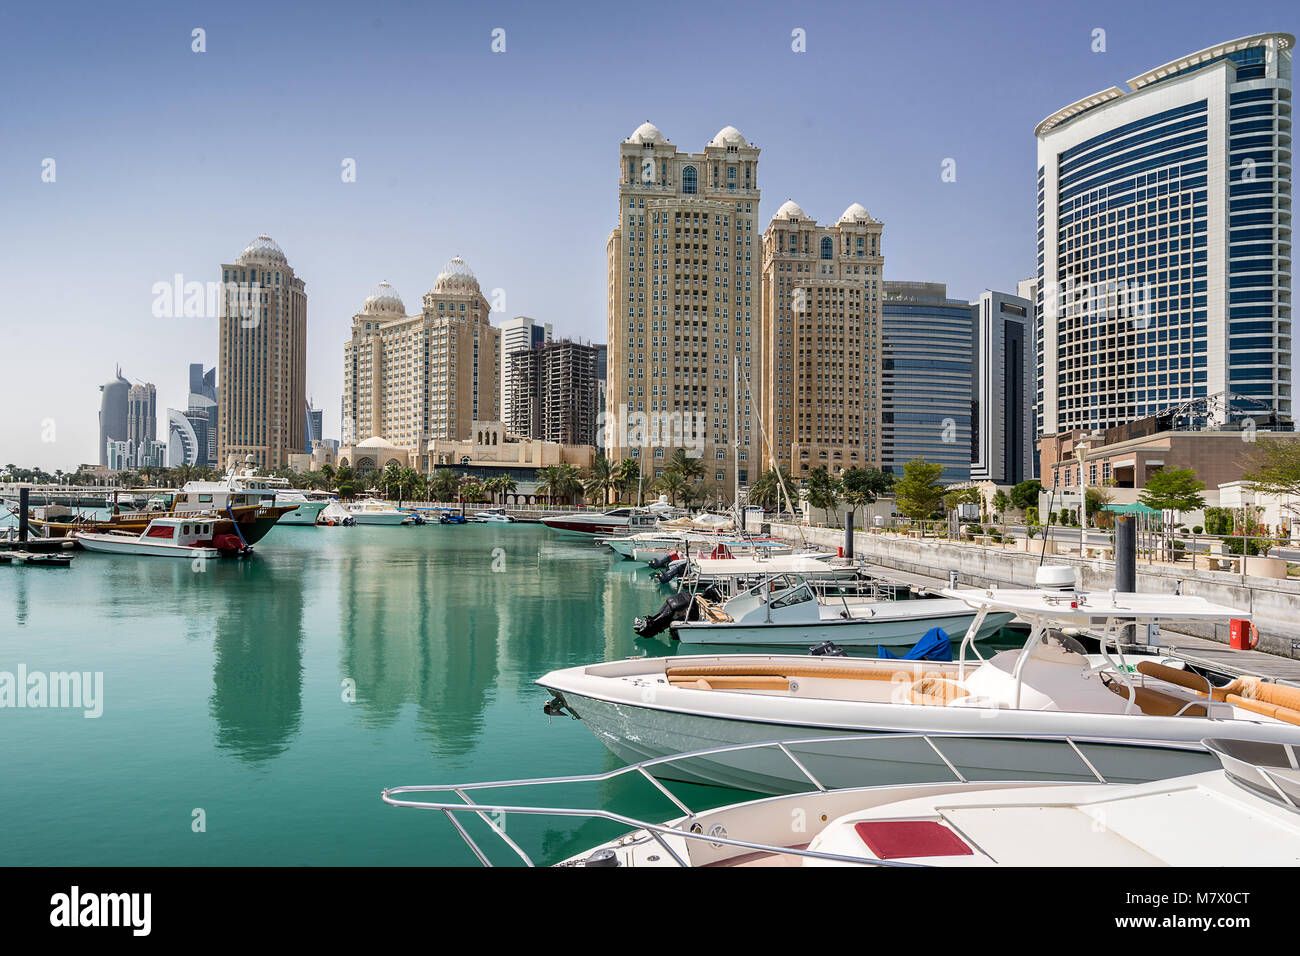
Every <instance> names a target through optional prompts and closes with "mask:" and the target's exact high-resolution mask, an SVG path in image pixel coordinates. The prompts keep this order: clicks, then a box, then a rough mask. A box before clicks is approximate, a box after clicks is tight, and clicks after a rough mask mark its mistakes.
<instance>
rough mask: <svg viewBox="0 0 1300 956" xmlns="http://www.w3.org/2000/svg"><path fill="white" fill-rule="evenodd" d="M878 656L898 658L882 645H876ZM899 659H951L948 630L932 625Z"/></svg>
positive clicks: (950, 643)
mask: <svg viewBox="0 0 1300 956" xmlns="http://www.w3.org/2000/svg"><path fill="white" fill-rule="evenodd" d="M876 650H877V651H878V652H879V656H880V657H887V658H890V659H891V660H900V658H899V657H898V655H897V654H891V653H889V651H887V650H885V647H884V645H883V644H882V645H881V646H880V647H877V648H876ZM901 660H905V661H950V660H952V641H951V640H949V638H948V632H947V631H945V630H944V629H943V628H941V627H932V628H930V629H929V630H928V631H926V632H925V636H924V637H923V638H921V639H920V640H919V641H917V642H916V643H915V644H913V645H912V649H911V650H910V651H908V652H907V653H906V654H904V655H903V656H902V658H901Z"/></svg>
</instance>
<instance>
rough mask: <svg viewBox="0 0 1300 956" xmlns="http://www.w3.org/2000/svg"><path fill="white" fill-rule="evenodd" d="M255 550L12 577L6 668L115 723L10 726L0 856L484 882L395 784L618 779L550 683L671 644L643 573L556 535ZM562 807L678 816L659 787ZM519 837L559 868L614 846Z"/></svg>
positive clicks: (90, 564)
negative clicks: (66, 683) (85, 677)
mask: <svg viewBox="0 0 1300 956" xmlns="http://www.w3.org/2000/svg"><path fill="white" fill-rule="evenodd" d="M256 551H257V553H256V555H255V556H254V557H253V558H251V559H249V560H245V561H214V562H208V564H207V566H206V569H205V570H203V571H201V572H200V571H196V570H194V569H193V567H192V565H191V563H190V562H189V561H184V560H168V559H161V558H133V557H126V556H116V555H103V554H92V553H87V552H80V553H78V555H77V557H76V558H75V560H74V561H73V564H72V567H71V568H69V569H66V570H58V569H48V568H28V567H13V566H7V565H6V566H0V609H3V610H2V611H0V613H2V614H3V617H2V618H0V671H8V672H10V673H15V674H16V673H17V672H18V668H19V666H20V665H23V666H25V667H26V669H27V671H28V672H29V673H30V672H36V671H42V672H56V671H71V670H75V671H83V672H84V671H90V672H102V673H103V714H102V716H100V717H99V718H97V719H87V718H85V717H84V716H83V714H82V711H80V710H71V709H51V708H47V709H12V708H7V707H6V708H3V709H0V768H3V781H4V785H3V787H0V819H3V821H4V825H3V827H0V862H3V863H5V864H47V865H98V864H125V865H134V864H218V865H224V864H404V865H412V864H421V865H430V864H472V863H474V857H473V856H472V855H471V854H470V852H469V851H468V850H467V849H466V848H465V846H464V844H463V843H462V842H461V840H460V838H459V837H458V836H457V835H456V834H455V833H454V831H453V830H452V829H451V827H450V825H449V824H448V823H447V822H446V821H445V819H444V818H443V817H442V815H441V814H436V813H430V812H425V811H413V810H405V809H400V810H399V809H395V808H392V807H389V806H386V805H385V804H383V803H382V802H381V801H380V799H379V792H380V790H381V789H382V788H383V787H385V786H392V785H398V784H417V783H435V782H437V783H447V782H470V781H476V780H496V779H509V778H517V777H532V776H549V775H556V774H578V773H594V772H598V771H602V770H608V769H612V768H614V767H616V766H618V761H617V760H616V758H614V757H613V756H612V755H610V754H608V753H607V752H606V751H605V749H604V748H603V747H601V746H600V745H599V744H598V743H597V742H596V740H595V739H594V738H593V737H592V736H591V735H590V734H589V733H588V732H587V731H586V730H585V729H584V728H583V727H582V725H581V724H579V723H577V722H576V721H572V720H570V719H569V718H567V717H565V718H548V717H546V716H545V715H544V714H543V713H542V704H543V703H544V702H545V700H546V699H547V697H548V696H549V695H548V694H547V693H546V692H545V691H543V690H542V689H541V688H539V687H536V686H535V685H534V684H533V683H532V682H533V680H534V679H535V678H537V677H539V676H541V675H542V674H544V673H546V672H547V671H549V670H552V669H554V668H557V667H567V666H571V665H574V664H581V663H590V662H592V661H596V660H604V659H608V658H615V657H619V656H625V655H628V654H634V653H641V652H643V651H644V650H646V649H649V651H650V653H652V654H663V653H671V651H672V648H671V647H670V646H669V645H668V644H667V643H666V642H660V641H645V640H640V639H638V638H637V637H636V636H635V634H634V633H633V632H632V628H631V622H632V619H633V618H634V617H635V616H636V615H637V614H644V613H646V612H647V611H653V610H656V609H657V608H658V607H659V605H660V603H661V602H662V600H663V594H662V593H661V592H660V591H659V589H658V588H657V586H655V585H654V584H652V583H651V582H650V581H649V580H648V578H649V569H648V568H645V567H642V566H636V565H634V564H633V563H632V562H623V561H619V560H618V559H617V558H616V557H615V556H614V555H612V554H611V553H610V552H609V551H607V550H606V549H603V548H598V547H597V546H595V545H593V544H592V543H590V542H587V541H581V540H575V539H564V538H561V537H558V536H556V535H554V534H553V533H552V532H550V531H548V530H546V529H544V528H542V527H540V526H536V525H506V526H501V525H465V526H439V525H432V526H426V527H419V528H400V527H399V528H377V527H356V528H311V527H299V528H295V527H285V528H277V529H275V530H274V531H273V532H272V533H271V534H270V535H268V536H267V537H266V538H265V539H264V540H263V541H262V542H261V543H260V544H259V545H258V546H257V549H256ZM346 681H350V682H355V702H348V701H345V700H344V697H345V695H346V692H347V690H348V688H347V687H346V686H345V682H346ZM683 790H684V791H685V792H687V793H689V794H692V795H693V797H692V798H693V799H696V800H698V802H700V804H701V805H718V804H721V803H725V802H731V801H732V800H734V799H735V798H736V794H735V792H733V791H723V790H716V791H713V790H710V789H708V788H698V787H697V788H691V787H683ZM543 797H544V798H545V799H547V800H557V801H558V802H560V803H562V804H567V805H569V806H595V805H610V804H613V805H615V806H617V807H618V808H619V809H621V810H624V811H627V812H632V813H648V814H649V815H651V816H655V817H658V818H660V819H666V818H668V817H670V816H672V815H674V814H673V813H672V807H671V806H670V805H668V804H667V803H666V802H665V801H664V800H663V799H662V798H661V797H658V796H655V795H652V794H649V793H648V791H647V790H646V788H645V786H643V785H633V786H623V785H608V784H607V785H603V786H601V787H599V788H597V787H591V788H583V789H581V790H578V789H574V788H566V789H564V790H562V791H552V792H551V793H550V794H546V795H543V794H535V795H534V799H540V798H543ZM483 799H486V798H483ZM196 810H201V811H202V812H201V814H199V815H196V813H195V811H196ZM197 820H201V821H202V824H203V828H202V832H195V826H196V821H197ZM475 823H477V820H475ZM507 829H508V832H509V833H510V834H511V836H513V837H515V838H516V839H518V840H520V842H521V843H522V844H523V845H524V847H525V849H526V850H528V851H529V852H530V853H531V852H532V851H533V850H538V851H539V852H538V854H537V855H536V856H535V859H537V861H538V862H554V860H556V859H561V858H563V857H564V856H567V855H570V854H572V853H576V852H578V851H579V850H581V849H584V848H586V847H587V846H590V845H591V844H593V843H595V842H599V840H600V839H605V838H608V837H609V836H610V835H612V834H613V833H615V832H617V831H618V829H619V828H617V827H613V826H612V825H608V824H581V823H578V822H576V821H566V820H553V819H548V820H546V821H538V820H535V819H524V818H522V817H518V816H514V817H510V818H509V820H508V821H507ZM475 832H476V834H478V835H482V834H484V833H486V832H487V831H486V829H485V828H484V827H482V826H480V827H479V829H478V830H476V831H475ZM483 845H484V847H485V848H487V847H488V846H489V845H493V841H492V840H491V839H490V835H489V836H488V837H487V838H485V842H484V843H483ZM493 857H494V859H495V860H497V861H498V862H502V863H505V862H510V859H512V857H510V856H509V855H507V856H501V855H500V854H499V853H496V852H494V853H493Z"/></svg>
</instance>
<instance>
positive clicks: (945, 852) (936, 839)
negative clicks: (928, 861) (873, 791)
mask: <svg viewBox="0 0 1300 956" xmlns="http://www.w3.org/2000/svg"><path fill="white" fill-rule="evenodd" d="M853 829H854V830H856V831H857V832H858V836H859V837H860V838H861V839H862V842H863V843H865V844H866V845H867V848H868V849H869V850H871V852H872V853H874V854H875V855H876V859H878V860H902V859H909V858H913V857H922V856H973V855H974V851H973V850H971V848H970V847H969V846H967V845H966V841H965V840H963V839H962V838H961V837H959V836H958V835H957V834H955V833H953V832H952V831H951V830H949V829H948V828H947V827H946V826H944V825H943V824H941V823H936V822H934V821H933V820H882V821H873V822H870V823H867V822H863V823H855V824H854V825H853Z"/></svg>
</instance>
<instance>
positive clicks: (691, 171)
mask: <svg viewBox="0 0 1300 956" xmlns="http://www.w3.org/2000/svg"><path fill="white" fill-rule="evenodd" d="M698 191H699V179H698V176H697V175H696V172H695V167H694V166H687V167H686V168H685V169H683V170H682V192H683V193H686V194H688V195H693V194H694V193H696V192H698Z"/></svg>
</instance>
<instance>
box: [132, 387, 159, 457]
mask: <svg viewBox="0 0 1300 956" xmlns="http://www.w3.org/2000/svg"><path fill="white" fill-rule="evenodd" d="M126 437H127V440H128V441H131V442H134V443H135V447H136V448H138V449H146V450H147V449H148V447H149V442H152V441H154V440H156V439H157V437H158V390H157V389H156V388H154V386H153V383H152V382H143V383H141V384H139V385H132V386H131V387H130V388H129V389H128V390H127V393H126ZM146 453H147V452H146Z"/></svg>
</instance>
